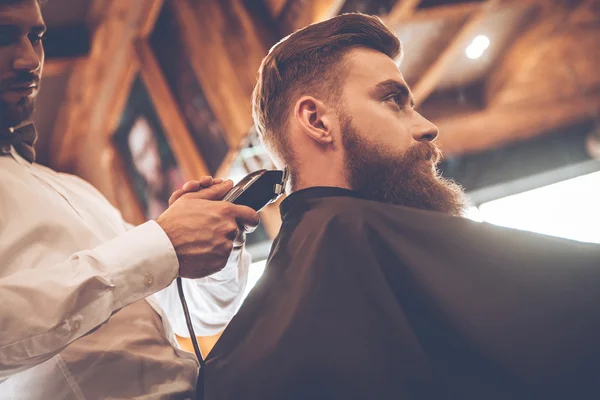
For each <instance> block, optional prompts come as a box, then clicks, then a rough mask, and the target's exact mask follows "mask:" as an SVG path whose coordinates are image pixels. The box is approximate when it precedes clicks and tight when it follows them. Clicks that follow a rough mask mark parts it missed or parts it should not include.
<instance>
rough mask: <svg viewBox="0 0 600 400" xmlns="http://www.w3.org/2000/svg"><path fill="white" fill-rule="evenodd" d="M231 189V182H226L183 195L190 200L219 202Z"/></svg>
mask: <svg viewBox="0 0 600 400" xmlns="http://www.w3.org/2000/svg"><path fill="white" fill-rule="evenodd" d="M232 187H233V181H231V180H226V181H223V182H222V183H218V184H216V185H212V186H211V187H208V188H203V189H201V190H198V191H196V192H189V193H186V194H185V195H186V196H187V197H189V198H192V199H202V200H221V199H222V198H223V197H225V195H226V194H227V192H229V191H230V190H231V188H232Z"/></svg>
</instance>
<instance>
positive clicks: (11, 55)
mask: <svg viewBox="0 0 600 400" xmlns="http://www.w3.org/2000/svg"><path fill="white" fill-rule="evenodd" d="M45 31H46V27H45V25H44V20H43V18H42V14H41V10H40V6H39V4H38V2H37V0H23V1H21V2H17V3H15V4H12V5H0V126H4V127H15V126H19V125H21V124H23V123H24V122H28V121H30V120H31V118H32V114H33V108H34V101H35V98H36V96H37V94H38V90H39V84H40V78H41V75H42V68H43V64H44V48H43V46H42V41H41V39H42V36H43V34H44V32H45Z"/></svg>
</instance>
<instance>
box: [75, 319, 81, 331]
mask: <svg viewBox="0 0 600 400" xmlns="http://www.w3.org/2000/svg"><path fill="white" fill-rule="evenodd" d="M79 328H81V322H79V321H75V322H74V323H73V332H75V331H78V330H79Z"/></svg>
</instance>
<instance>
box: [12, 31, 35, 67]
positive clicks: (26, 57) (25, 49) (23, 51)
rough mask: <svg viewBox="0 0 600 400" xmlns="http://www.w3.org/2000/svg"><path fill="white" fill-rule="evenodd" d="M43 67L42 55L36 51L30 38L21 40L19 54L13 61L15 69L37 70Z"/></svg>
mask: <svg viewBox="0 0 600 400" xmlns="http://www.w3.org/2000/svg"><path fill="white" fill-rule="evenodd" d="M41 67H42V60H41V57H40V56H39V55H38V54H37V53H36V51H35V49H34V47H33V44H32V43H31V42H30V41H29V39H28V38H24V39H22V40H21V41H20V42H19V46H18V49H17V55H16V57H15V59H14V61H13V69H14V70H15V71H24V72H36V71H39V70H40V68H41Z"/></svg>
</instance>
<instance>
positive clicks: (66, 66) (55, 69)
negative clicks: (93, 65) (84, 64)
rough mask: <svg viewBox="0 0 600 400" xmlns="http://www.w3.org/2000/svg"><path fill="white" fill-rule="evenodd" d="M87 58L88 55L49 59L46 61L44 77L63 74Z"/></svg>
mask: <svg viewBox="0 0 600 400" xmlns="http://www.w3.org/2000/svg"><path fill="white" fill-rule="evenodd" d="M86 58H87V57H75V58H51V59H47V60H46V62H45V63H44V78H48V77H52V76H56V75H62V74H64V73H66V72H68V71H70V70H72V69H74V68H75V67H77V66H78V65H79V64H80V63H81V61H83V60H85V59H86Z"/></svg>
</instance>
